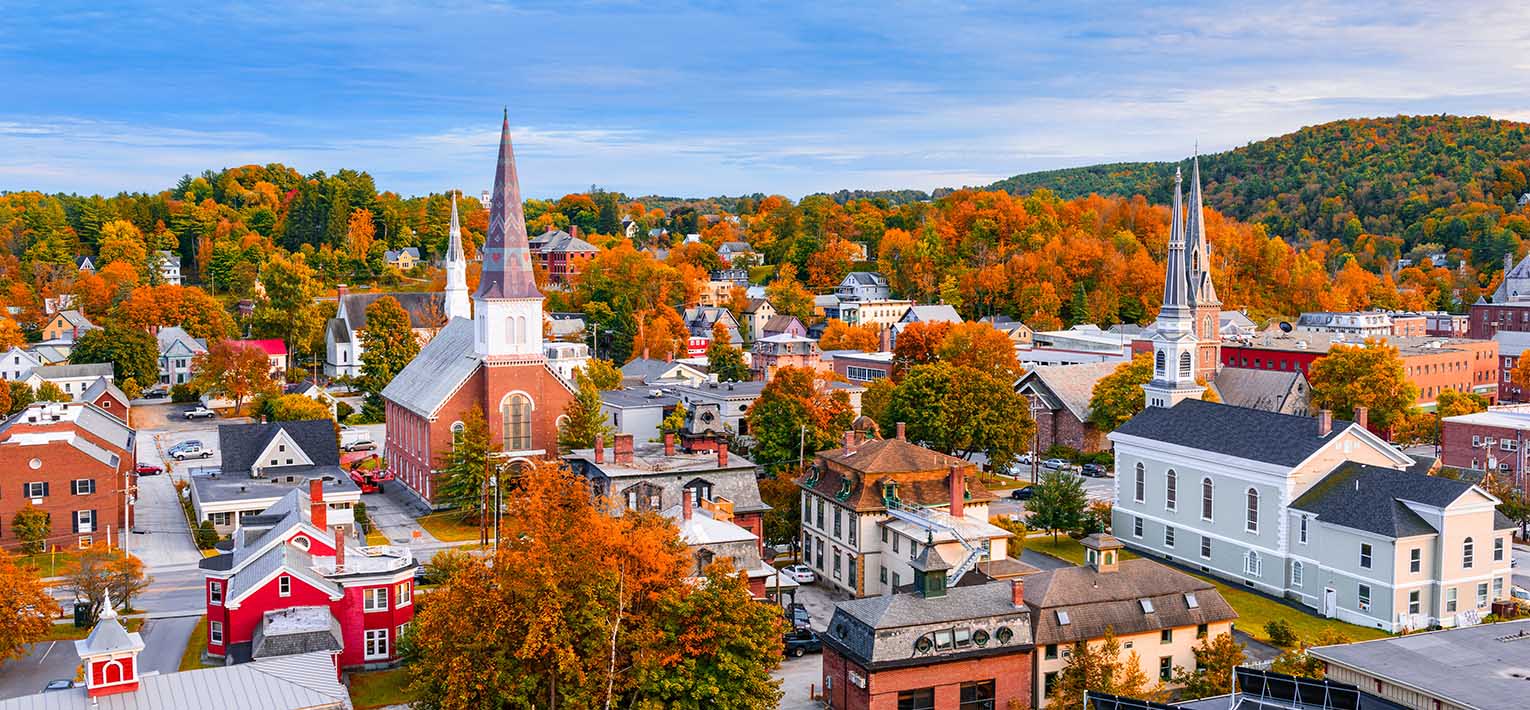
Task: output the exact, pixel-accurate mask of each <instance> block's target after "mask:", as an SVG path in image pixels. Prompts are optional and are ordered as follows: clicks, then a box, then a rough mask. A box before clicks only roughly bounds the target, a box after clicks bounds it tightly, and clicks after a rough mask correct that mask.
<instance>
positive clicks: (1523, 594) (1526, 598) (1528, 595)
mask: <svg viewBox="0 0 1530 710" xmlns="http://www.w3.org/2000/svg"><path fill="white" fill-rule="evenodd" d="M1509 596H1512V597H1514V598H1515V599H1518V600H1520V601H1522V602H1530V590H1526V589H1525V588H1524V587H1521V586H1519V585H1514V589H1513V590H1511V591H1510V592H1509Z"/></svg>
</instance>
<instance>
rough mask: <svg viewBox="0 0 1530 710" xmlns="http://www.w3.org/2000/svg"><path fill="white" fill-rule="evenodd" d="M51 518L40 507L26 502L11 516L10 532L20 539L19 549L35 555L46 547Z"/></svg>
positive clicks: (51, 526)
mask: <svg viewBox="0 0 1530 710" xmlns="http://www.w3.org/2000/svg"><path fill="white" fill-rule="evenodd" d="M52 531H53V518H52V516H50V515H48V512H47V511H45V510H43V509H42V508H38V507H37V506H34V505H32V504H31V503H28V504H27V505H26V506H25V507H23V508H21V509H20V510H17V511H16V514H15V515H14V516H11V534H12V535H15V536H16V539H17V540H20V541H21V551H22V552H24V553H26V554H28V555H35V554H37V553H39V552H42V551H43V550H44V549H46V548H47V547H48V535H49V533H51V532H52Z"/></svg>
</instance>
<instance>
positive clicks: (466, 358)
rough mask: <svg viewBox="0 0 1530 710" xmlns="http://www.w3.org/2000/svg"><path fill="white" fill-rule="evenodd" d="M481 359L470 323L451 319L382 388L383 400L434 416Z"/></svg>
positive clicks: (416, 412) (464, 320)
mask: <svg viewBox="0 0 1530 710" xmlns="http://www.w3.org/2000/svg"><path fill="white" fill-rule="evenodd" d="M480 362H482V358H480V357H479V356H478V354H477V353H476V352H474V350H473V321H470V320H468V319H466V318H453V319H452V320H451V322H450V323H447V324H446V327H445V328H442V329H441V332H439V333H436V337H434V338H431V339H430V342H428V343H426V344H425V347H423V348H420V353H419V354H418V355H415V356H414V359H413V360H410V361H409V364H408V365H405V366H404V369H402V370H399V371H398V374H397V375H394V376H393V380H392V381H391V382H389V383H388V385H387V386H386V387H383V391H382V396H383V399H386V400H388V401H389V402H392V403H394V404H397V405H399V406H401V407H404V408H405V409H408V410H409V411H411V412H414V413H415V414H418V415H420V416H422V417H426V418H430V417H433V416H435V414H436V410H438V409H440V408H441V405H443V404H445V403H446V400H447V399H450V398H451V396H452V393H454V392H456V391H457V388H459V387H461V386H462V383H464V382H466V381H467V379H468V378H469V377H472V376H473V373H474V372H477V371H478V364H479V363H480Z"/></svg>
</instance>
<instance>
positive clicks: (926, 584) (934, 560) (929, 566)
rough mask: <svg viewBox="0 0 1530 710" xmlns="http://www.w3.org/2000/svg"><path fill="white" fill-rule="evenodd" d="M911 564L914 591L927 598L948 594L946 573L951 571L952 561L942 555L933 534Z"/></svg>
mask: <svg viewBox="0 0 1530 710" xmlns="http://www.w3.org/2000/svg"><path fill="white" fill-rule="evenodd" d="M911 566H912V567H913V568H914V593H916V594H918V595H919V596H921V597H924V598H925V599H936V598H939V597H943V596H945V595H946V573H947V572H950V571H951V563H950V562H947V561H946V558H944V557H941V556H940V550H938V549H936V547H935V539H934V537H933V536H930V537H929V538H927V539H926V540H925V544H924V549H923V550H921V551H920V552H919V555H918V556H917V557H915V558H914V561H913V563H912V565H911Z"/></svg>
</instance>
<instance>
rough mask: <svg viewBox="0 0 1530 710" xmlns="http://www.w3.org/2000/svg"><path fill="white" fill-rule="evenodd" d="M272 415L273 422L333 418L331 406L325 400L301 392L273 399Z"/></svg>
mask: <svg viewBox="0 0 1530 710" xmlns="http://www.w3.org/2000/svg"><path fill="white" fill-rule="evenodd" d="M270 417H271V421H273V422H303V421H312V420H314V419H330V418H331V416H330V412H329V407H328V406H326V405H325V404H324V403H323V402H320V401H319V400H316V399H313V398H312V397H304V396H303V395H300V394H284V395H281V396H280V397H276V398H275V399H272V400H271V405H270Z"/></svg>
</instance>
